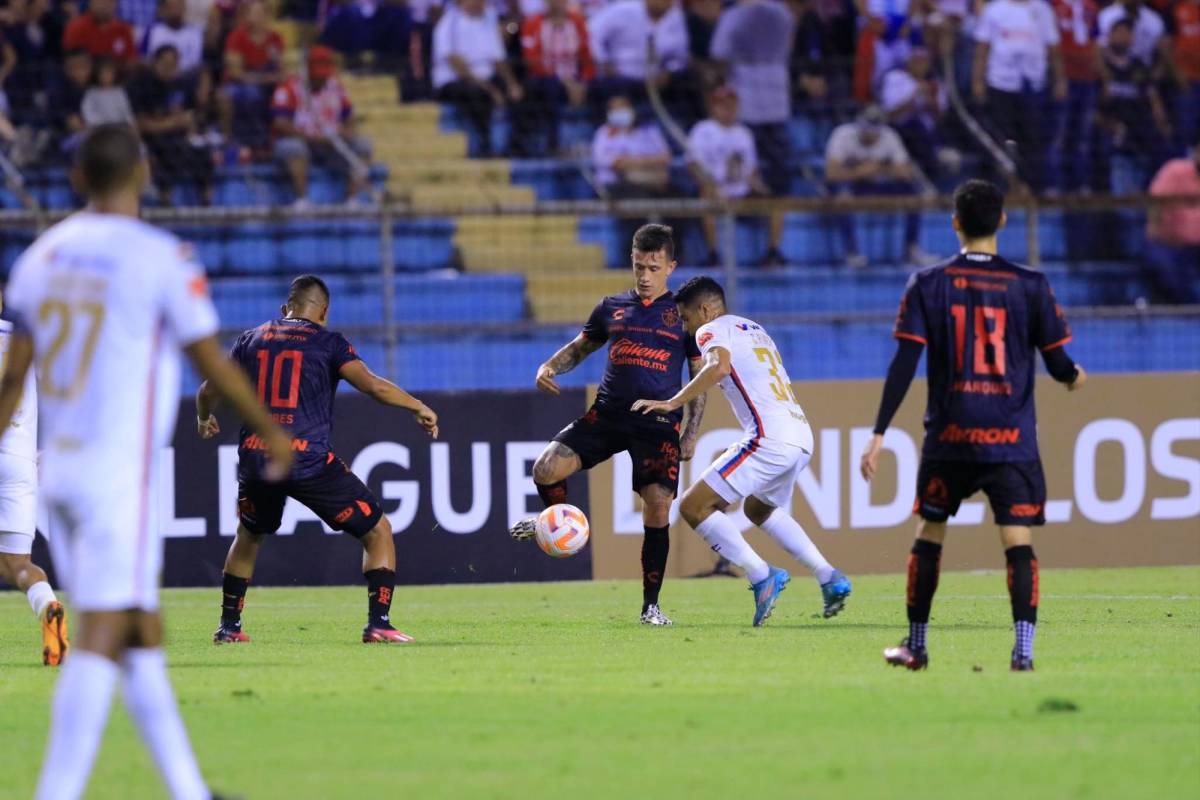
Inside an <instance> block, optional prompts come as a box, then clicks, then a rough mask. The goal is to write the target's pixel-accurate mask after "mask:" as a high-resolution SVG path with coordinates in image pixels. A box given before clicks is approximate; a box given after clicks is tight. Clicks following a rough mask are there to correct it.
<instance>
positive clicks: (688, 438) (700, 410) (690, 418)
mask: <svg viewBox="0 0 1200 800" xmlns="http://www.w3.org/2000/svg"><path fill="white" fill-rule="evenodd" d="M703 369H704V359H702V358H690V359H688V374H689V375H691V377H692V379H693V380H694V379H695V378H696V376H697V375H699V374H700V372H701V371H702V370H703ZM707 403H708V394H702V395H698V396H696V397H694V398H692V401H691V402H690V403H688V404H687V420H686V421H685V422H684V423H683V433H681V434H680V435H679V458H680V460H681V461H691V460H692V456H694V455H695V454H696V438H697V437H698V436H699V435H700V423H701V421H702V420H703V419H704V406H705V404H707Z"/></svg>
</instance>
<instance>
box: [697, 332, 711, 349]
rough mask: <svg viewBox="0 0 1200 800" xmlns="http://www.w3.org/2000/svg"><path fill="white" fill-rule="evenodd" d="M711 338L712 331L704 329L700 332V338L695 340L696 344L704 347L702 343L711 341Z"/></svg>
mask: <svg viewBox="0 0 1200 800" xmlns="http://www.w3.org/2000/svg"><path fill="white" fill-rule="evenodd" d="M712 339H713V334H712V331H705V332H704V333H702V334H700V338H699V339H697V340H696V346H697V347H704V345H706V344H708V343H709V342H711V341H712Z"/></svg>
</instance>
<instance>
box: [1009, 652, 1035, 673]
mask: <svg viewBox="0 0 1200 800" xmlns="http://www.w3.org/2000/svg"><path fill="white" fill-rule="evenodd" d="M1010 671H1012V672H1033V659H1032V658H1022V657H1021V656H1018V655H1017V654H1016V653H1013V656H1012V666H1011V667H1010Z"/></svg>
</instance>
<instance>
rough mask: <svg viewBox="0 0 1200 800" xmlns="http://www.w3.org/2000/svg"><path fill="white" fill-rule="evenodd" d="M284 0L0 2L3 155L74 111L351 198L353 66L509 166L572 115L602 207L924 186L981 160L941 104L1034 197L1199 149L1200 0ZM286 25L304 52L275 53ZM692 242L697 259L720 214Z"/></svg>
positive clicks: (179, 152)
mask: <svg viewBox="0 0 1200 800" xmlns="http://www.w3.org/2000/svg"><path fill="white" fill-rule="evenodd" d="M275 2H276V0H271V2H268V1H267V0H0V4H2V5H0V141H4V142H7V143H8V144H7V147H6V151H7V152H8V153H9V155H10V157H11V158H12V159H13V160H14V161H16V162H17V163H18V164H36V163H54V162H56V161H58V162H60V163H62V162H65V160H66V159H67V158H68V157H69V155H70V153H71V151H72V148H73V147H74V146H75V144H76V143H77V141H78V139H79V134H80V132H81V131H83V130H85V129H86V128H87V127H88V126H90V125H94V124H97V123H99V122H104V121H112V120H129V121H132V122H133V124H135V125H136V126H137V128H138V129H139V131H140V132H141V134H142V136H143V139H144V142H145V146H146V150H147V152H148V154H149V155H150V157H151V161H152V165H153V169H154V175H155V181H156V185H157V187H158V189H159V193H160V195H161V196H162V199H163V200H164V201H166V200H168V199H169V194H170V191H169V190H170V188H171V186H173V185H175V184H176V183H178V182H180V181H186V182H190V183H193V184H195V185H197V186H198V187H200V197H202V198H207V197H208V196H209V194H210V188H209V187H211V182H212V175H213V168H214V164H220V163H222V162H225V163H229V162H244V161H247V160H251V159H258V160H272V159H273V160H275V161H278V162H279V163H280V165H281V169H282V170H283V172H284V174H285V175H286V176H287V178H288V180H289V181H290V183H291V185H292V187H293V189H294V190H295V193H296V197H297V199H298V201H299V202H303V201H304V200H303V199H304V196H305V191H306V187H307V170H308V167H309V165H310V164H311V163H314V162H317V163H324V164H327V165H329V166H331V167H333V168H334V169H335V170H337V171H339V172H341V173H343V174H344V175H345V176H346V180H347V191H348V195H349V196H350V197H354V196H355V195H356V194H357V193H358V192H359V190H360V189H361V188H362V187H363V179H364V174H363V171H362V169H361V164H362V162H363V161H364V160H365V159H369V157H370V151H371V144H370V142H368V141H366V140H365V139H363V138H362V137H361V136H358V135H357V134H356V132H355V130H354V125H353V111H352V108H351V105H350V101H349V98H348V97H347V95H346V92H345V90H344V88H343V86H342V84H341V82H340V81H339V78H338V71H339V69H345V68H349V69H360V68H361V69H374V70H383V71H386V72H388V73H391V74H394V75H395V76H396V77H397V80H398V88H399V93H398V94H399V96H400V97H402V98H403V100H404V101H411V100H430V99H433V100H439V101H441V102H443V103H445V104H447V106H448V107H455V108H456V109H457V114H458V115H459V118H460V119H462V120H464V121H465V124H466V125H468V126H469V127H470V128H471V129H472V131H473V134H474V135H473V136H472V141H473V142H474V143H475V144H474V147H473V152H472V155H475V156H491V155H493V153H492V141H493V137H492V136H491V128H492V126H493V124H494V122H495V120H497V119H507V122H508V124H509V125H510V127H511V135H509V136H507V142H508V144H507V148H506V152H504V153H503V155H505V156H509V157H514V158H546V157H553V156H557V155H564V154H565V152H564V151H565V149H566V148H565V147H563V145H562V143H561V142H560V140H559V132H560V128H561V122H562V120H563V118H564V115H565V114H567V113H568V111H569V109H572V108H574V109H576V110H575V111H573V112H570V113H572V114H574V115H575V117H576V118H580V117H582V118H584V119H590V120H591V121H592V124H593V125H594V127H595V133H594V139H593V141H592V146H591V158H590V162H589V165H590V170H591V177H592V179H593V183H594V185H595V186H596V188H597V191H598V192H599V193H600V194H601V195H603V196H608V197H643V198H656V197H667V196H678V195H679V194H681V193H697V194H699V195H700V196H703V197H706V198H739V197H746V196H751V195H784V194H787V193H789V192H791V191H792V190H793V186H794V183H793V179H794V178H795V177H796V176H797V175H798V174H801V175H803V176H804V177H805V178H806V179H809V180H810V181H811V182H812V183H814V184H817V185H818V188H819V190H820V191H822V192H828V193H830V194H878V193H892V194H905V193H908V194H913V193H919V192H924V191H929V190H930V189H931V187H933V186H935V185H939V181H941V182H943V183H944V182H945V179H947V178H952V177H953V176H954V175H955V173H956V171H957V170H958V169H959V168H960V165H961V163H962V161H963V159H964V157H970V156H971V154H972V152H974V153H975V155H976V157H977V160H978V163H981V164H984V165H987V164H991V163H993V162H994V159H991V158H987V157H980V154H981V153H982V152H983V150H982V147H981V145H980V144H979V142H978V141H977V137H975V136H973V135H972V134H971V133H970V131H969V130H968V127H967V125H966V124H965V123H964V122H963V118H962V115H961V114H960V113H956V111H955V104H956V103H961V104H962V106H963V108H965V110H967V111H968V112H969V113H970V115H971V118H973V119H975V120H978V121H979V122H980V123H981V124H982V126H983V128H984V129H985V130H986V131H987V132H988V133H989V134H990V136H991V138H992V139H993V140H994V142H995V143H996V145H997V147H998V148H1000V149H1002V150H1004V151H1005V152H1007V153H1008V154H1009V155H1010V156H1011V157H1012V158H1013V160H1014V162H1015V164H1016V165H1017V167H1018V169H1019V173H1020V176H1021V177H1022V179H1023V180H1024V182H1025V183H1026V184H1027V185H1029V186H1030V187H1031V188H1033V189H1034V190H1035V191H1037V192H1042V193H1055V192H1080V191H1083V192H1108V191H1113V190H1114V189H1121V188H1137V189H1145V188H1147V187H1149V186H1150V185H1151V183H1152V181H1153V179H1154V176H1155V175H1156V174H1157V173H1158V172H1159V170H1160V168H1162V167H1163V165H1165V164H1168V163H1172V162H1173V161H1174V160H1176V159H1179V158H1181V157H1185V154H1186V153H1187V152H1188V151H1189V149H1190V148H1191V147H1193V146H1194V145H1195V144H1196V142H1197V141H1198V140H1200V0H1107V2H1106V1H1105V0H278V2H279V5H278V6H276V5H274V3H275ZM279 15H287V16H289V17H291V18H292V19H295V20H300V21H301V23H302V24H301V26H300V28H301V29H302V31H303V32H304V33H303V35H302V36H301V42H302V43H303V44H305V45H306V46H308V49H307V50H306V51H305V52H306V56H304V57H297V58H295V59H293V60H292V61H291V62H289V58H288V54H287V53H286V52H285V44H284V39H283V37H281V36H280V34H279V32H278V30H277V29H276V20H277V19H278V17H279ZM335 52H336V53H337V54H338V55H337V57H336V58H335ZM339 64H340V65H341V66H340V67H339ZM664 109H665V112H666V117H668V118H669V119H670V120H672V121H673V124H670V125H667V126H665V127H664V125H663V122H662V121H663V119H664V114H663V113H662V111H663V110H664ZM818 116H819V117H820V118H821V119H824V120H830V121H832V122H833V123H842V124H841V125H833V124H831V125H830V126H829V127H830V129H832V133H831V135H830V136H829V138H828V142H827V147H826V150H825V154H824V163H823V164H819V163H814V164H805V163H802V162H801V161H799V160H798V154H797V153H796V152H795V146H794V137H793V136H792V133H791V127H790V126H791V124H792V123H793V122H794V121H795V120H796V119H804V118H805V117H818ZM334 134H336V135H334ZM1118 159H1120V161H1121V163H1122V164H1127V165H1132V169H1133V172H1132V173H1128V171H1126V173H1122V174H1134V175H1136V176H1137V177H1136V179H1135V180H1134V184H1135V185H1134V186H1133V187H1122V186H1118V185H1117V182H1116V181H1115V179H1114V174H1115V172H1117V171H1115V170H1114V168H1113V165H1114V163H1115V162H1116V161H1117V160H1118ZM681 161H682V162H686V164H687V169H686V170H683V171H682V173H681V171H680V170H678V169H676V168H675V167H677V166H678V164H679V162H681ZM822 170H823V175H819V176H818V173H819V172H821V171H822ZM681 174H682V175H683V176H684V177H685V180H684V181H683V182H682V183H683V184H686V185H681V182H680V180H679V176H680V175H681ZM918 222H919V220H918V219H917V218H915V217H912V218H909V219H908V221H907V222H906V241H907V242H908V244H909V247H910V257H912V258H913V259H914V260H920V259H921V257H922V256H923V254H921V253H920V252H919V248H918V247H917V234H918V231H917V229H916V226H917V224H918ZM779 230H780V228H779V225H778V220H772V221H771V234H770V248H769V252H768V253H767V254H766V256H765V259H766V260H767V261H773V260H776V259H777V258H778V243H779V242H778V239H779ZM843 236H844V238H845V246H846V252H847V261H848V262H849V263H852V264H858V263H861V262H862V261H863V259H862V256H861V255H860V254H859V249H858V247H857V244H856V243H855V241H854V231H853V229H852V228H850V227H847V228H846V229H845V230H844V231H843ZM705 238H706V239H707V241H708V243H709V246H710V249H712V250H713V251H714V253H713V254H710V255H709V259H710V260H712V259H713V258H715V250H716V238H717V237H716V235H715V230H714V227H713V223H712V222H711V221H709V222H708V223H707V224H706V226H705Z"/></svg>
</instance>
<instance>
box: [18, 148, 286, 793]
mask: <svg viewBox="0 0 1200 800" xmlns="http://www.w3.org/2000/svg"><path fill="white" fill-rule="evenodd" d="M72 177H73V180H74V182H75V185H76V186H77V187H78V188H79V189H81V190H82V191H83V193H84V194H86V195H87V197H88V199H89V205H88V207H87V208H86V209H84V210H83V211H81V212H80V213H78V214H74V215H72V216H71V217H69V218H67V219H66V220H64V221H63V222H61V223H59V224H58V225H55V226H54V227H52V228H51V229H49V230H48V231H46V232H45V233H44V234H42V235H41V236H40V237H39V238H38V240H37V241H36V242H34V243H33V245H32V246H31V247H30V248H29V249H28V250H27V251H26V252H25V253H24V255H22V256H21V258H20V259H19V260H18V261H17V263H16V265H15V266H14V267H13V271H12V277H11V280H10V281H9V284H8V289H7V295H6V301H7V309H6V315H7V316H9V317H10V318H11V320H12V322H13V333H12V341H11V344H10V346H9V354H8V366H7V369H6V370H5V372H4V377H3V380H2V381H0V430H3V429H4V428H6V427H8V425H9V423H10V422H11V421H12V419H13V414H14V412H15V411H16V409H17V405H18V403H19V401H20V399H21V394H22V391H23V389H24V386H25V380H26V375H27V374H28V372H29V368H30V365H31V364H32V363H33V362H35V361H36V363H37V372H38V377H39V380H38V389H39V393H40V398H41V405H40V410H41V416H40V420H39V422H40V425H41V433H42V457H41V458H42V463H41V466H42V471H41V491H42V497H43V500H44V501H45V504H46V506H47V508H48V510H49V512H50V516H51V520H52V524H53V528H54V534H53V536H51V537H50V546H51V548H52V551H53V554H54V562H55V564H56V566H57V567H58V569H59V574H60V577H61V578H62V582H63V585H64V587H65V588H66V589H67V590H68V591H69V592H70V595H71V604H72V606H73V607H74V608H75V611H76V621H77V626H76V632H75V633H76V636H75V642H74V645H73V647H72V649H71V655H70V657H69V658H68V659H67V660H66V663H65V664H64V666H63V669H62V675H61V677H60V678H59V680H58V685H57V687H56V689H55V695H54V706H53V710H52V715H51V723H50V741H49V745H48V746H47V749H46V758H45V762H44V763H43V765H42V774H41V778H40V780H39V782H38V789H37V797H38V798H39V800H64V799H65V800H72V799H73V798H76V797H79V796H80V795H81V794H82V793H83V791H84V788H85V786H86V784H87V779H88V775H89V774H90V772H91V767H92V763H93V761H94V760H95V756H96V751H97V749H98V747H99V745H100V738H101V735H102V734H103V731H104V727H105V724H106V722H107V720H108V712H109V708H110V706H111V704H112V697H113V692H114V690H115V689H116V685H117V682H118V681H120V683H121V695H122V697H123V698H124V701H125V706H126V708H127V709H128V711H129V716H130V717H131V718H132V719H133V721H134V723H135V724H136V725H137V728H138V730H139V732H140V733H141V736H142V739H143V741H144V742H145V743H146V745H147V747H148V749H149V750H150V753H151V755H152V756H153V757H154V761H155V763H156V764H157V766H158V769H159V771H160V772H161V773H162V776H163V778H164V780H165V782H166V784H167V787H168V789H169V790H170V793H171V795H172V796H173V797H175V798H186V800H192V799H193V798H199V799H200V800H207V798H210V797H212V794H211V793H210V792H209V790H208V787H207V786H206V785H205V783H204V779H203V778H202V777H201V775H200V769H199V767H198V766H197V764H196V759H195V756H194V755H193V754H192V750H191V745H190V743H189V742H188V738H187V732H186V731H185V730H184V727H183V720H182V719H181V718H180V716H179V711H178V709H177V708H176V704H175V697H174V693H173V692H172V689H171V684H170V682H169V680H168V678H167V668H166V661H165V659H164V656H163V652H162V649H161V647H162V619H161V617H160V615H159V612H158V579H159V572H160V570H161V566H162V540H161V539H160V533H159V526H158V519H157V513H156V510H157V508H158V503H157V498H156V497H155V495H154V481H155V476H156V475H157V469H156V467H157V457H158V455H159V453H160V451H161V449H162V448H163V446H165V445H166V444H167V443H168V442H169V441H170V437H171V433H172V431H173V429H174V425H175V415H176V412H177V410H178V405H179V380H180V359H179V351H180V348H182V349H183V350H184V351H185V352H186V353H187V356H188V358H189V359H190V360H191V362H192V363H193V364H194V365H195V367H196V370H197V371H198V372H199V373H200V374H201V375H202V376H204V377H205V378H207V379H208V382H209V384H210V385H212V386H214V387H216V388H217V389H218V391H220V392H221V393H222V394H224V395H225V396H226V397H227V398H228V400H229V402H230V403H231V404H232V405H233V406H234V407H235V408H236V409H237V411H238V413H240V414H241V415H242V416H243V417H244V418H245V419H246V421H247V422H248V423H249V424H250V425H251V426H252V427H254V428H255V429H257V430H258V431H259V432H260V434H261V435H262V437H263V439H264V440H265V441H266V443H267V446H268V451H269V452H270V453H271V454H272V456H273V457H274V459H275V461H276V466H277V468H278V469H281V470H282V471H283V472H286V471H287V469H288V468H289V467H290V465H291V439H290V438H289V437H288V436H287V435H286V434H285V433H284V432H283V431H282V430H281V429H280V428H279V427H278V426H277V425H275V424H274V423H273V422H272V421H271V419H270V417H269V416H268V415H267V412H266V410H265V409H263V408H262V407H261V406H260V405H259V404H258V402H257V400H256V399H255V396H254V390H253V389H252V388H251V387H250V384H249V382H248V381H247V380H246V377H245V376H244V375H243V374H242V372H241V371H240V370H239V369H238V368H237V367H235V366H234V365H233V364H231V363H230V362H229V361H227V360H226V359H225V358H224V356H223V354H222V351H221V348H220V347H219V345H218V343H217V339H216V336H215V334H216V331H217V314H216V310H215V309H214V308H213V305H212V301H211V300H210V299H209V297H208V290H207V286H206V284H205V280H204V272H203V270H202V269H201V268H200V266H199V265H198V264H196V262H195V261H193V260H192V257H191V254H190V251H189V249H188V248H186V247H185V246H184V245H183V244H182V243H181V242H180V241H179V240H178V239H176V238H175V237H174V236H172V235H171V234H169V233H166V232H164V231H159V230H157V229H155V228H153V227H151V226H150V225H147V224H145V223H142V222H140V221H139V220H138V218H137V217H138V198H139V195H140V193H141V189H142V186H143V184H144V183H145V179H146V166H145V164H144V162H143V160H142V155H141V145H140V144H139V142H138V139H137V137H136V135H135V134H134V133H133V131H132V130H131V129H129V128H128V127H125V126H122V125H104V126H100V127H97V128H93V129H92V130H90V131H88V134H87V136H86V138H85V139H84V141H83V143H82V144H81V145H80V147H79V150H78V151H77V154H76V164H75V172H74V174H73V176H72Z"/></svg>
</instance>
